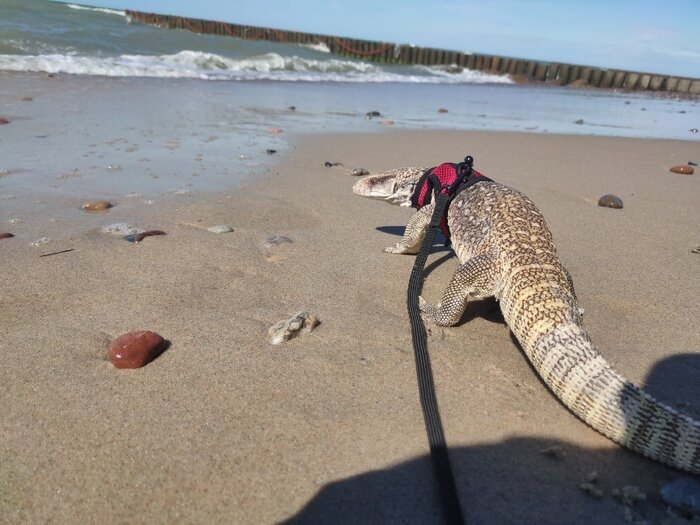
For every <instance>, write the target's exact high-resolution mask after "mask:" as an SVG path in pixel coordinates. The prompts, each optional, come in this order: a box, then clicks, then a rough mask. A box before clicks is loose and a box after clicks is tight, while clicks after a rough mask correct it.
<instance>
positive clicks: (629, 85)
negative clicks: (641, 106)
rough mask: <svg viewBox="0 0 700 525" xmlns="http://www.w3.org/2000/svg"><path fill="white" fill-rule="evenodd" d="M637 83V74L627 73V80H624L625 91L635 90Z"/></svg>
mask: <svg viewBox="0 0 700 525" xmlns="http://www.w3.org/2000/svg"><path fill="white" fill-rule="evenodd" d="M638 82H639V73H628V74H627V80H625V89H630V90H632V89H637V83H638Z"/></svg>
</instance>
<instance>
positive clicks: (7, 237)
mask: <svg viewBox="0 0 700 525" xmlns="http://www.w3.org/2000/svg"><path fill="white" fill-rule="evenodd" d="M10 237H14V235H13V234H11V233H8V232H6V233H0V239H9V238H10Z"/></svg>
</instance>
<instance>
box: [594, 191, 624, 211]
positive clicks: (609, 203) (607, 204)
mask: <svg viewBox="0 0 700 525" xmlns="http://www.w3.org/2000/svg"><path fill="white" fill-rule="evenodd" d="M598 206H603V207H604V208H617V209H621V208H622V199H621V198H620V197H617V196H615V195H610V194H607V195H603V196H602V197H601V198H600V199H598Z"/></svg>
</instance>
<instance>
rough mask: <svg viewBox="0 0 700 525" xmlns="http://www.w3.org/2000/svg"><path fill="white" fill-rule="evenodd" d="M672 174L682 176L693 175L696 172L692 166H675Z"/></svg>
mask: <svg viewBox="0 0 700 525" xmlns="http://www.w3.org/2000/svg"><path fill="white" fill-rule="evenodd" d="M670 171H671V173H680V174H681V175H692V174H693V173H695V170H694V169H693V167H692V166H683V165H681V166H674V167H673V168H671V169H670Z"/></svg>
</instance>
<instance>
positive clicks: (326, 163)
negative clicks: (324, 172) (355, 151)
mask: <svg viewBox="0 0 700 525" xmlns="http://www.w3.org/2000/svg"><path fill="white" fill-rule="evenodd" d="M323 165H324V166H325V167H326V168H332V167H333V166H342V165H343V163H342V162H331V161H330V160H327V161H326V162H324V163H323Z"/></svg>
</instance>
